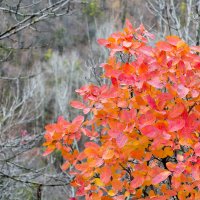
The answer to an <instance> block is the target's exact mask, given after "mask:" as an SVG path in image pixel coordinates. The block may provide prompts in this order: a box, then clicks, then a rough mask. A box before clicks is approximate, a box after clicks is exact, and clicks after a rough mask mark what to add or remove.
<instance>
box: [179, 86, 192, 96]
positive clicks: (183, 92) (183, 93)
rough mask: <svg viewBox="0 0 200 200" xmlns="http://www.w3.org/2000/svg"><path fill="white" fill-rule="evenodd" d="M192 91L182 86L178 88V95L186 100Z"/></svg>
mask: <svg viewBox="0 0 200 200" xmlns="http://www.w3.org/2000/svg"><path fill="white" fill-rule="evenodd" d="M189 91H190V90H189V89H188V88H186V87H185V86H184V85H182V84H180V85H178V87H177V93H178V95H179V96H180V97H181V98H184V97H185V96H186V95H187V94H188V92H189Z"/></svg>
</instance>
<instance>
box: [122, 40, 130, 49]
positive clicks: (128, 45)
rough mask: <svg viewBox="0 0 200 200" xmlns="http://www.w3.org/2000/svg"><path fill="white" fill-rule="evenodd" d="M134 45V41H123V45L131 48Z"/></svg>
mask: <svg viewBox="0 0 200 200" xmlns="http://www.w3.org/2000/svg"><path fill="white" fill-rule="evenodd" d="M131 46H132V42H128V41H123V47H126V48H130V47H131Z"/></svg>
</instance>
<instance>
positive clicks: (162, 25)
mask: <svg viewBox="0 0 200 200" xmlns="http://www.w3.org/2000/svg"><path fill="white" fill-rule="evenodd" d="M146 5H147V8H148V9H149V11H150V12H151V13H152V14H153V15H155V16H156V18H157V24H158V33H160V36H166V35H168V34H170V35H171V34H175V35H178V36H179V37H181V38H183V39H184V40H185V41H186V42H187V43H189V44H192V45H199V43H200V1H199V0H180V1H179V0H158V1H156V0H148V1H147V3H146Z"/></svg>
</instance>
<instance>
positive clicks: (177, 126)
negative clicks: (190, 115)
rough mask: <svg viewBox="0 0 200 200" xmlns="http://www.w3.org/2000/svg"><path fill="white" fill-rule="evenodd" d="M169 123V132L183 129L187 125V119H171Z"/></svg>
mask: <svg viewBox="0 0 200 200" xmlns="http://www.w3.org/2000/svg"><path fill="white" fill-rule="evenodd" d="M168 123H169V127H168V131H169V132H174V131H178V130H181V129H182V128H183V127H184V126H185V120H184V119H181V118H180V119H179V118H178V119H174V120H169V121H168Z"/></svg>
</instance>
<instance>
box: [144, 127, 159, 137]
mask: <svg viewBox="0 0 200 200" xmlns="http://www.w3.org/2000/svg"><path fill="white" fill-rule="evenodd" d="M141 132H142V134H143V135H146V136H147V137H150V138H155V137H157V136H158V134H159V132H160V131H159V129H158V128H156V127H155V126H152V125H147V126H145V127H143V128H142V129H141Z"/></svg>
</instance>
